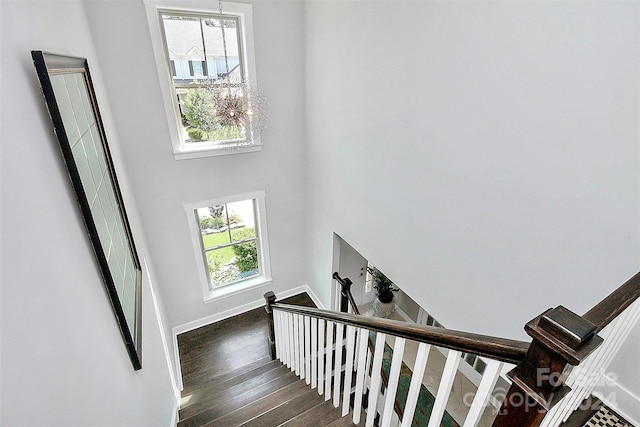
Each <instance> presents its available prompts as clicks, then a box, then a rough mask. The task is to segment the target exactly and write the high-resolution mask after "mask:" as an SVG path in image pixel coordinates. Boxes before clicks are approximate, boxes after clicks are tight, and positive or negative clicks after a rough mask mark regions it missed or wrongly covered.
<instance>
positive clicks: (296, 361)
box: [293, 314, 300, 377]
mask: <svg viewBox="0 0 640 427" xmlns="http://www.w3.org/2000/svg"><path fill="white" fill-rule="evenodd" d="M299 326H300V320H299V316H298V315H297V314H294V315H293V368H294V369H293V370H294V371H295V373H296V375H297V376H298V377H299V376H300V343H299V340H300V335H299V333H298V330H299Z"/></svg>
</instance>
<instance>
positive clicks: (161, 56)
mask: <svg viewBox="0 0 640 427" xmlns="http://www.w3.org/2000/svg"><path fill="white" fill-rule="evenodd" d="M144 5H145V8H146V12H147V22H148V25H149V32H150V34H151V43H152V46H153V53H154V57H155V61H156V69H157V70H158V78H159V82H160V92H161V94H162V100H163V104H164V109H165V114H166V118H167V122H168V123H169V134H170V138H171V144H172V148H173V155H174V157H175V159H176V160H184V159H193V158H199V157H209V156H220V155H227V154H238V153H246V152H254V151H261V150H262V142H261V140H260V135H259V132H251V131H250V130H247V137H248V138H251V140H252V143H251V144H247V143H246V142H245V143H239V144H225V145H223V146H220V145H216V144H214V143H211V142H208V143H207V142H203V143H196V144H190V145H189V146H186V145H185V143H184V141H183V139H182V124H181V123H180V118H179V117H178V115H177V114H176V111H177V105H176V104H177V97H176V92H175V88H174V85H173V74H172V72H171V67H170V65H169V58H167V55H166V53H165V47H164V39H163V35H162V31H163V30H162V28H161V26H162V22H161V21H160V13H159V12H160V11H169V12H171V11H174V12H176V13H180V12H188V13H202V14H211V13H214V14H219V10H217V9H216V6H217V3H216V2H212V1H211V0H209V1H201V0H144ZM222 7H223V14H224V15H234V16H237V17H238V18H239V20H240V30H241V40H242V43H243V45H242V48H241V49H240V51H241V55H242V56H243V57H242V60H243V61H244V67H245V68H244V72H245V76H244V78H245V80H246V81H247V83H249V85H251V86H253V87H256V86H257V83H256V68H255V62H256V61H255V51H254V47H253V44H254V43H253V40H254V39H253V16H252V15H253V7H252V5H250V4H245V3H230V2H226V1H225V2H224V3H223V5H222Z"/></svg>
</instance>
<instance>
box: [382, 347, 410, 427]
mask: <svg viewBox="0 0 640 427" xmlns="http://www.w3.org/2000/svg"><path fill="white" fill-rule="evenodd" d="M405 342H406V340H405V339H404V338H400V337H396V340H395V342H394V344H393V358H392V359H391V369H390V370H389V381H388V382H387V392H386V393H387V397H386V400H385V402H384V410H383V411H382V425H383V426H384V425H389V424H390V423H391V418H392V415H393V414H394V412H393V404H394V403H395V400H396V391H397V390H398V381H399V380H400V367H401V365H402V356H403V355H404V344H405Z"/></svg>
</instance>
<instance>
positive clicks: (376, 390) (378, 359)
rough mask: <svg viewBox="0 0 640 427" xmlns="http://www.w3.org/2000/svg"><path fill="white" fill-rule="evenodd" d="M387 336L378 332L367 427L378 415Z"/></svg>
mask: <svg viewBox="0 0 640 427" xmlns="http://www.w3.org/2000/svg"><path fill="white" fill-rule="evenodd" d="M386 338H387V334H385V333H382V332H377V333H376V347H375V350H374V354H373V367H372V368H371V387H370V388H369V404H368V405H367V408H368V409H367V420H366V422H365V426H366V427H372V426H373V420H374V419H375V416H376V408H377V405H378V394H380V384H381V381H382V375H381V374H380V369H381V367H382V356H383V353H384V342H385V339H386Z"/></svg>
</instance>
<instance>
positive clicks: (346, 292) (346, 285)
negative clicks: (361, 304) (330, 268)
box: [333, 271, 360, 314]
mask: <svg viewBox="0 0 640 427" xmlns="http://www.w3.org/2000/svg"><path fill="white" fill-rule="evenodd" d="M333 278H334V279H335V280H337V281H338V283H340V286H342V296H343V297H345V298H346V299H347V300H348V301H349V305H350V306H351V310H352V311H353V312H354V313H355V314H360V309H358V305H357V304H356V300H355V299H354V298H353V294H352V293H351V285H353V282H352V281H351V279H349V278H348V277H345V278H344V279H343V278H342V277H340V275H339V274H338V272H337V271H336V272H334V273H333Z"/></svg>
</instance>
